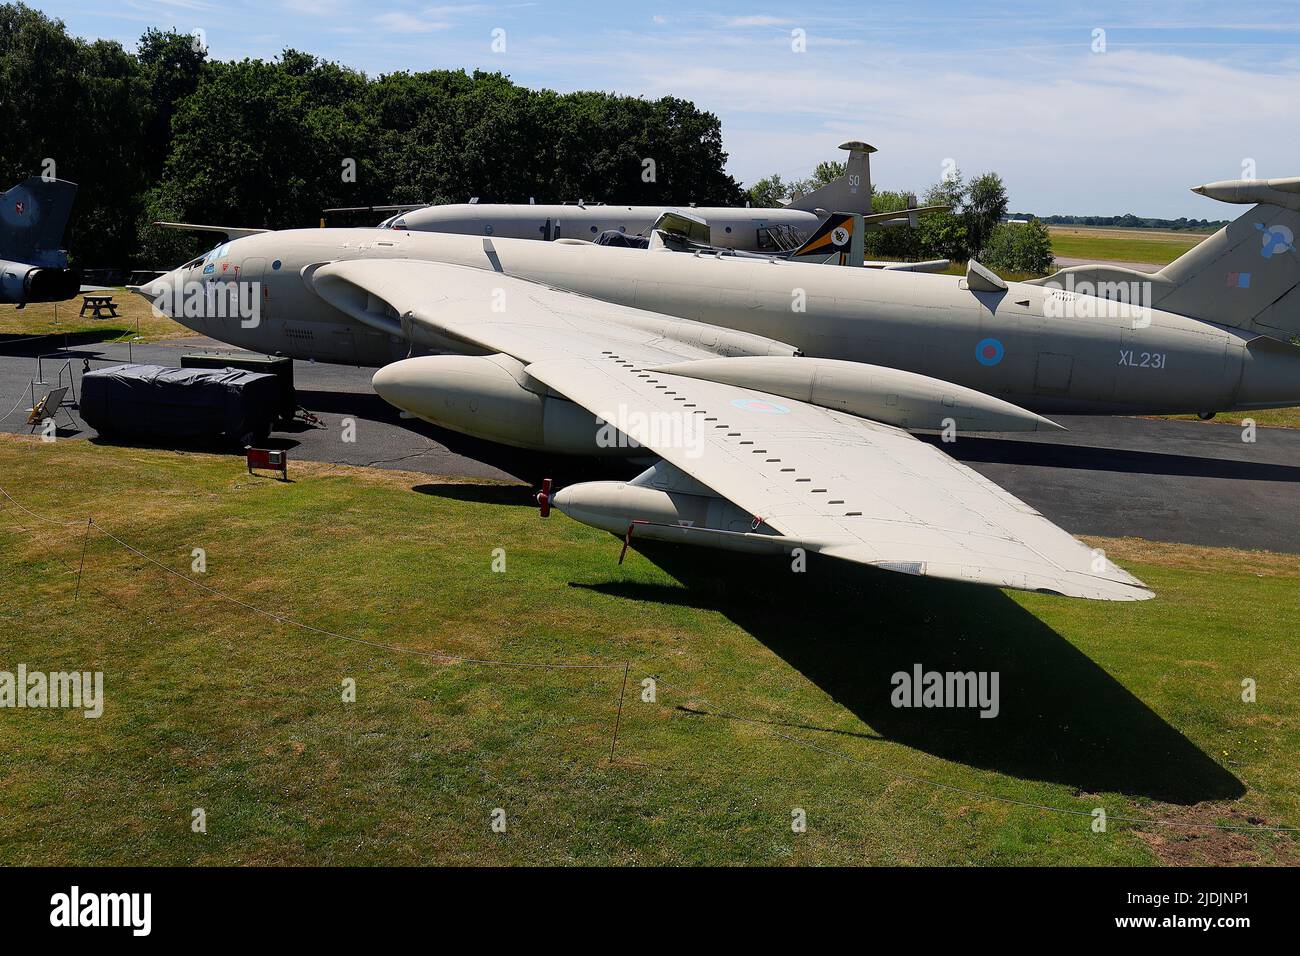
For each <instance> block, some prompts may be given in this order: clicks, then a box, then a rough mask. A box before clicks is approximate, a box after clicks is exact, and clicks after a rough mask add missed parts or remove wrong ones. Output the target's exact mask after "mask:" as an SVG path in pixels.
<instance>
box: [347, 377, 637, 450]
mask: <svg viewBox="0 0 1300 956" xmlns="http://www.w3.org/2000/svg"><path fill="white" fill-rule="evenodd" d="M371 383H372V384H373V385H374V388H375V391H376V392H378V393H379V395H380V397H381V398H383V399H384V400H385V401H387V402H390V403H391V404H393V405H396V406H397V407H398V408H401V409H404V410H405V411H407V412H410V413H411V414H413V415H415V416H417V417H419V418H422V419H424V420H425V421H429V422H432V423H433V424H435V425H441V426H442V427H443V428H450V429H451V430H452V431H457V432H461V433H462V434H465V435H472V436H474V437H475V438H483V439H486V440H488V441H494V442H500V443H501V444H503V445H513V446H515V447H516V448H530V449H533V450H536V451H550V452H557V453H560V454H570V455H603V454H614V455H626V454H628V453H629V452H630V451H632V449H631V448H629V447H628V444H627V443H626V442H621V443H620V442H617V441H602V440H601V436H602V435H607V434H608V433H609V432H610V429H609V427H608V426H602V425H601V424H600V423H599V422H598V421H597V419H596V416H595V415H593V414H591V412H589V411H587V410H586V409H585V408H583V407H582V406H581V405H575V404H574V403H573V402H571V401H569V400H568V399H566V398H563V397H561V396H559V395H556V394H555V393H554V392H552V391H550V389H548V388H547V387H546V386H545V385H543V384H542V383H541V382H538V381H536V380H535V379H533V378H532V377H531V376H529V375H528V373H527V372H525V371H524V367H523V365H522V363H520V362H519V361H517V360H516V359H513V358H511V357H510V356H508V355H486V356H483V355H426V356H422V357H419V358H409V359H403V360H402V361H400V362H394V363H393V364H392V365H386V366H384V367H383V368H381V369H380V370H379V371H378V372H376V373H375V376H374V378H373V379H372V380H371ZM602 429H603V430H602Z"/></svg>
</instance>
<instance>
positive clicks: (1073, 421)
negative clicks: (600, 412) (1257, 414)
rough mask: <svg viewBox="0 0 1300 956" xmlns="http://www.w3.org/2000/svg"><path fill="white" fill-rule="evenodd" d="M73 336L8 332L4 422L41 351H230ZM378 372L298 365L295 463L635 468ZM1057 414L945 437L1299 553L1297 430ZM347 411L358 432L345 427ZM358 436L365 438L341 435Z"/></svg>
mask: <svg viewBox="0 0 1300 956" xmlns="http://www.w3.org/2000/svg"><path fill="white" fill-rule="evenodd" d="M62 344H63V343H62V341H60V340H52V339H48V338H47V339H38V340H31V339H27V340H15V339H14V338H12V337H10V338H8V339H6V338H4V337H0V403H2V404H0V415H5V412H6V411H7V410H8V409H9V408H10V406H11V405H14V410H13V411H12V412H10V413H9V414H7V415H5V417H4V418H3V419H0V430H3V431H9V432H18V433H23V432H27V431H28V430H29V427H28V426H27V425H26V424H25V419H26V413H25V410H26V409H27V408H29V407H30V405H31V402H30V400H29V394H30V391H31V388H30V383H31V381H32V379H33V378H34V377H36V375H37V361H38V360H37V356H44V357H43V358H41V359H40V369H41V372H42V373H43V374H42V378H43V379H44V380H45V381H46V382H49V383H54V384H57V380H58V375H59V369H60V368H61V367H63V363H64V362H65V361H69V362H70V363H71V365H70V366H68V367H67V370H66V371H65V372H64V378H65V380H66V378H67V372H68V371H71V372H72V373H73V375H74V380H75V383H76V386H77V389H78V394H79V393H80V382H81V374H82V369H83V367H84V363H85V362H86V361H87V360H88V361H89V362H90V367H91V368H103V367H105V366H107V365H110V364H118V363H121V362H126V361H128V360H132V361H135V362H147V363H153V364H159V365H179V364H180V356H181V355H182V354H183V353H185V352H192V351H201V350H204V349H211V350H216V351H221V350H226V347H225V346H222V345H221V344H220V343H217V342H215V341H213V340H211V339H203V338H198V337H190V338H181V339H174V340H167V341H163V342H159V343H155V344H144V345H134V346H130V347H129V346H128V345H126V344H113V345H109V344H105V343H99V342H81V343H78V342H76V341H71V342H69V343H68V344H67V347H66V348H60V346H61V345H62ZM50 353H54V354H50ZM372 374H373V369H365V368H354V367H351V366H340V365H325V364H319V363H311V362H301V361H300V362H296V363H295V369H294V377H295V383H296V385H297V389H298V401H299V404H300V405H302V406H303V407H304V408H305V409H307V410H308V411H310V412H311V413H312V414H313V415H314V416H316V417H317V418H318V419H319V420H320V424H319V425H308V424H305V423H298V424H295V426H294V427H293V428H292V429H291V430H286V431H278V432H276V433H275V435H274V436H273V437H272V440H271V442H270V443H269V444H270V445H271V446H272V447H280V448H285V449H288V451H289V456H290V460H291V461H292V460H293V459H294V458H299V459H307V460H315V461H328V462H336V463H341V464H350V465H363V466H373V467H380V468H398V469H403V470H407V471H416V472H422V473H426V474H431V475H440V476H448V477H472V478H495V479H502V480H510V479H515V480H519V481H521V482H524V483H526V484H528V485H530V486H535V484H536V483H537V482H538V481H539V480H540V478H541V477H543V476H544V475H551V476H552V477H555V478H556V480H557V481H558V482H560V483H564V482H565V481H566V480H576V479H579V478H583V477H607V476H609V475H610V473H611V472H615V473H617V472H619V471H620V470H621V471H622V473H625V474H632V473H635V471H636V470H638V469H637V468H636V467H635V466H629V465H628V464H627V463H621V462H617V463H616V462H599V461H593V460H585V459H561V458H553V457H546V456H538V455H534V454H529V453H524V452H517V451H515V450H512V449H506V448H503V447H501V446H499V445H492V444H489V443H486V442H479V441H476V440H474V439H468V438H465V437H463V436H459V435H456V434H454V433H452V432H448V431H446V430H443V429H440V428H436V427H434V426H431V425H428V424H426V423H423V422H418V421H410V420H403V419H402V418H401V417H400V416H399V413H398V412H397V410H396V409H395V408H393V407H392V406H390V405H388V404H387V403H386V402H384V401H383V400H382V399H380V398H379V397H378V396H376V395H375V394H374V392H373V391H372V390H371V388H370V377H371V375H372ZM39 391H41V390H40V389H38V392H39ZM38 397H39V396H38ZM15 403H16V404H15ZM70 412H71V415H72V419H71V420H69V418H68V416H67V415H66V414H63V413H61V414H60V415H59V423H60V431H59V437H60V439H73V440H78V439H93V438H95V433H94V431H93V430H91V429H89V428H88V427H87V426H86V425H85V424H84V423H83V422H81V420H80V419H79V418H77V417H76V410H75V409H72V410H70ZM1053 418H1054V420H1056V421H1059V422H1060V423H1061V424H1062V425H1065V426H1066V427H1067V428H1068V429H1069V431H1067V432H1054V433H1048V434H1041V435H1040V434H1008V435H996V436H979V437H977V436H964V437H961V438H959V439H958V441H956V442H955V443H952V444H948V445H944V446H943V447H944V450H945V451H947V452H948V453H950V454H952V455H953V456H954V457H956V458H958V459H959V460H961V461H963V462H965V463H966V464H968V465H970V466H971V467H972V468H974V469H975V470H976V471H978V472H980V473H981V474H983V475H985V476H986V477H988V478H989V479H991V480H993V481H995V482H997V483H998V484H999V485H1001V486H1002V487H1004V488H1006V489H1007V490H1008V491H1010V492H1011V493H1012V494H1014V495H1016V496H1017V497H1019V498H1021V499H1023V500H1024V501H1027V502H1028V503H1029V504H1031V505H1033V506H1034V507H1035V508H1037V509H1039V510H1040V511H1041V512H1042V513H1043V514H1045V515H1046V516H1047V517H1048V518H1050V519H1051V520H1052V521H1055V522H1056V523H1057V524H1059V525H1061V527H1063V528H1065V529H1067V530H1068V531H1070V532H1071V533H1073V534H1078V535H1103V536H1133V537H1139V538H1147V539H1151V540H1155V541H1172V542H1179V543H1184V544H1196V545H1208V546H1222V547H1234V548H1257V549H1264V550H1269V551H1280V552H1285V553H1293V554H1300V507H1297V505H1300V429H1286V428H1260V429H1258V430H1257V433H1256V440H1255V441H1254V442H1253V443H1247V442H1244V441H1242V429H1240V428H1238V427H1236V426H1233V425H1228V424H1218V423H1213V422H1210V423H1205V422H1196V421H1167V420H1151V419H1141V418H1109V417H1101V416H1053ZM346 419H351V420H352V421H353V423H354V424H355V428H354V429H345V420H346ZM73 423H75V427H74V424H73ZM349 432H354V433H355V441H345V440H344V438H345V435H347V434H348V433H349ZM927 440H931V441H937V438H928V439H927ZM232 454H233V453H232ZM240 467H242V465H241V466H240ZM602 473H603V474H602ZM528 495H529V491H528V489H526V488H521V489H520V498H521V500H527V499H528Z"/></svg>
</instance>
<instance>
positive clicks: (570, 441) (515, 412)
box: [139, 178, 1300, 600]
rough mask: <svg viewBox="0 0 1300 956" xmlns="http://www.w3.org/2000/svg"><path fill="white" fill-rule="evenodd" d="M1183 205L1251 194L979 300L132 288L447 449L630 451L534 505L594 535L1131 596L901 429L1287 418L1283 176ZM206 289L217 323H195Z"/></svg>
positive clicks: (373, 237) (287, 257) (427, 271)
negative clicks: (402, 418)
mask: <svg viewBox="0 0 1300 956" xmlns="http://www.w3.org/2000/svg"><path fill="white" fill-rule="evenodd" d="M1197 191H1198V192H1200V193H1202V194H1204V195H1206V196H1210V197H1212V198H1216V199H1221V200H1224V201H1227V202H1236V203H1252V204H1254V205H1253V206H1252V208H1250V209H1249V210H1247V212H1246V213H1245V214H1244V215H1243V216H1241V217H1240V218H1239V219H1237V220H1236V221H1234V222H1232V223H1230V224H1229V225H1228V226H1226V227H1225V228H1224V229H1222V230H1220V231H1219V232H1218V233H1217V234H1215V235H1214V236H1212V237H1211V238H1209V239H1207V240H1205V241H1204V242H1202V243H1201V244H1200V245H1199V246H1197V247H1196V248H1194V249H1192V250H1191V251H1189V252H1188V253H1186V254H1184V255H1183V256H1182V257H1180V258H1179V259H1177V260H1176V261H1174V262H1173V263H1171V264H1170V265H1168V266H1167V267H1165V268H1164V269H1163V270H1161V271H1160V272H1158V273H1155V274H1154V275H1150V276H1148V275H1145V274H1142V273H1134V272H1130V271H1129V270H1125V269H1119V268H1116V267H1110V266H1083V267H1076V268H1073V269H1067V270H1065V271H1063V272H1061V273H1058V274H1057V275H1055V276H1052V277H1050V278H1049V279H1045V280H1037V281H1034V282H1027V283H1026V282H1005V281H1003V280H1002V279H1000V278H998V277H997V276H995V275H993V274H992V273H990V272H989V271H988V270H986V269H984V268H983V267H981V266H980V265H979V264H978V263H974V262H972V263H971V264H970V267H969V270H968V271H967V273H966V275H965V276H964V277H963V276H947V275H930V274H926V273H919V272H900V271H886V270H870V269H853V268H825V267H824V266H820V265H810V264H806V263H800V262H795V261H781V260H767V259H749V258H743V257H726V256H721V257H715V256H692V255H682V254H678V253H667V252H654V251H651V250H641V249H618V248H599V247H596V246H593V245H591V244H589V243H577V244H569V243H554V242H552V243H539V242H533V241H529V240H511V239H485V238H483V237H477V236H458V235H443V234H437V233H419V232H411V231H398V230H375V229H306V230H291V231H285V232H268V233H261V234H256V235H246V236H244V237H242V238H238V239H234V240H233V241H230V242H228V243H225V244H223V245H222V246H219V247H218V248H217V249H214V250H213V251H212V252H210V253H208V254H207V255H206V256H204V257H201V258H199V259H196V260H194V261H193V262H189V263H186V264H185V265H184V266H182V267H180V268H179V269H177V270H175V271H173V272H171V273H169V274H168V275H166V276H164V277H162V278H161V279H159V280H157V281H155V282H153V283H151V284H149V285H148V286H145V287H143V288H141V289H140V290H139V291H140V292H141V293H142V294H144V295H147V296H148V297H150V298H151V299H152V300H153V301H154V302H155V304H156V305H158V306H159V307H160V308H162V309H163V311H166V312H169V313H170V314H172V315H173V316H175V317H176V318H177V319H178V320H179V321H181V322H183V323H184V324H186V325H188V326H190V327H191V328H193V329H195V330H196V331H199V332H203V333H205V334H208V335H211V336H213V337H215V338H218V339H221V340H222V341H225V342H229V343H230V344H233V345H238V346H242V347H245V348H250V349H256V350H258V351H264V352H280V353H282V354H286V355H291V356H296V357H302V358H314V359H317V360H324V361H334V362H347V363H356V364H369V365H381V366H383V367H382V368H381V369H380V370H379V371H378V372H377V373H376V374H375V376H374V387H375V390H376V391H377V392H378V393H379V394H380V395H381V396H383V397H384V398H385V399H387V400H388V401H389V402H391V403H392V404H394V405H396V406H397V407H399V408H401V409H403V410H405V411H407V412H410V413H411V414H413V415H416V416H419V417H420V418H423V419H426V420H428V421H431V422H434V423H436V424H439V425H442V426H445V427H447V428H451V429H454V430H456V431H460V432H464V433H467V434H471V435H476V436H479V437H483V438H487V439H491V440H494V441H499V442H504V443H506V444H511V445H516V446H520V447H526V448H539V449H548V450H552V451H560V452H572V453H595V454H624V455H638V456H645V455H646V454H647V453H649V452H652V453H654V454H655V455H658V456H659V457H660V459H661V461H659V463H658V464H656V465H654V466H653V467H652V468H650V469H648V470H647V471H646V472H645V473H644V474H642V475H641V476H640V477H638V478H637V479H635V480H634V481H632V482H628V483H623V482H589V483H584V484H578V485H573V486H570V487H567V488H564V489H561V490H560V491H558V492H557V493H555V494H553V495H552V494H550V492H549V489H548V490H547V493H546V494H545V495H544V497H543V498H542V503H543V506H544V508H545V507H549V506H550V505H551V504H553V505H554V506H555V507H557V508H559V509H560V510H561V511H563V512H565V513H566V514H568V515H570V516H571V517H573V518H575V519H577V520H579V521H583V522H586V523H588V524H592V525H594V526H596V527H600V528H604V529H606V530H609V531H611V532H613V533H615V534H619V535H621V536H628V535H631V534H633V533H635V536H636V538H637V539H638V540H643V539H650V540H666V541H677V542H682V543H688V544H699V545H703V546H707V547H715V548H722V549H730V550H743V551H759V552H776V553H782V552H784V553H789V552H790V551H792V550H793V549H794V548H802V549H804V550H805V551H814V552H818V553H821V554H824V555H827V556H831V557H835V558H840V559H843V560H848V561H854V562H859V563H863V564H868V565H872V566H875V567H879V568H884V569H888V570H891V571H895V572H900V573H906V574H913V575H926V576H931V577H938V578H946V579H953V580H959V581H969V582H975V583H980V584H986V585H993V586H998V587H1010V588H1021V589H1027V590H1033V591H1042V592H1048V593H1053V594H1060V595H1069V596H1075V597H1084V598H1094V599H1101V600H1142V599H1144V598H1148V597H1151V596H1152V595H1151V592H1150V591H1148V590H1147V589H1146V588H1145V587H1144V586H1143V585H1142V584H1141V582H1140V581H1138V580H1137V579H1136V578H1134V577H1132V576H1131V575H1129V574H1127V573H1126V572H1124V571H1123V570H1121V569H1120V568H1118V567H1116V566H1115V565H1113V564H1111V563H1110V562H1109V561H1107V560H1106V559H1105V558H1104V556H1102V555H1100V554H1098V553H1094V552H1093V551H1092V550H1090V549H1089V548H1087V547H1086V546H1085V545H1083V544H1082V543H1081V542H1079V541H1077V540H1076V539H1074V538H1073V537H1071V536H1070V535H1069V534H1067V533H1066V532H1065V531H1063V530H1062V529H1060V528H1059V527H1057V526H1056V525H1054V524H1052V523H1051V522H1049V521H1048V520H1047V519H1046V518H1044V517H1043V516H1042V515H1041V514H1039V513H1038V512H1037V511H1035V510H1034V509H1033V508H1031V507H1030V506H1029V505H1027V504H1025V503H1024V502H1022V501H1020V500H1018V499H1016V498H1014V497H1013V496H1011V495H1010V494H1008V493H1007V492H1006V491H1004V490H1003V489H1001V488H999V487H998V486H996V485H995V484H993V483H992V482H990V481H988V480H987V479H985V478H983V477H982V476H980V475H979V474H977V473H976V472H974V471H972V470H971V469H969V468H967V467H965V466H964V465H962V464H960V463H959V462H957V461H954V460H953V459H952V458H951V457H949V456H948V455H946V454H944V453H943V452H942V451H940V450H939V449H938V448H937V447H935V446H933V445H930V444H927V443H923V442H920V441H918V440H916V439H915V438H914V437H913V436H912V435H911V434H909V430H910V429H957V430H963V431H997V430H1036V429H1048V428H1057V427H1059V426H1057V425H1055V424H1054V423H1053V422H1051V421H1050V420H1049V419H1046V418H1044V417H1043V416H1044V415H1046V414H1050V413H1054V412H1082V413H1093V414H1097V413H1114V414H1141V413H1171V412H1205V411H1214V410H1227V409H1257V408H1268V407H1275V406H1287V405H1295V404H1300V348H1297V347H1295V346H1294V345H1291V344H1290V343H1289V339H1290V337H1291V336H1293V335H1295V334H1297V333H1300V291H1298V290H1300V261H1298V260H1297V253H1296V248H1295V232H1296V229H1297V228H1298V227H1300V178H1297V179H1282V180H1269V181H1265V182H1247V181H1240V182H1227V183H1215V184H1211V185H1208V186H1204V187H1200V188H1199V189H1198V190H1197ZM1143 283H1145V284H1143ZM232 289H233V290H234V292H235V293H238V296H237V297H238V303H237V304H238V305H239V306H240V308H238V309H234V310H231V309H228V308H224V307H220V304H221V302H222V301H226V300H223V299H222V298H221V292H222V290H226V291H229V290H232ZM245 289H251V294H248V293H247V292H245V291H244V290H245ZM214 291H215V293H216V294H215V295H214ZM232 294H233V293H232ZM214 302H215V303H216V304H217V306H218V307H215V308H214ZM416 350H421V351H427V352H433V353H438V354H427V355H415V354H414V353H415V351H416ZM404 356H411V357H404ZM394 359H400V360H399V361H393V360H394ZM389 363H391V364H389Z"/></svg>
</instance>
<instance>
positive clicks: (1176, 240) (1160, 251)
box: [1048, 226, 1206, 265]
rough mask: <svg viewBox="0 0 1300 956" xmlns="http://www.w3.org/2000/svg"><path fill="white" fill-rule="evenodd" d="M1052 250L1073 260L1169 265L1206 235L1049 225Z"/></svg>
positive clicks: (1055, 253)
mask: <svg viewBox="0 0 1300 956" xmlns="http://www.w3.org/2000/svg"><path fill="white" fill-rule="evenodd" d="M1048 229H1049V231H1050V232H1051V234H1052V253H1053V254H1054V255H1057V256H1066V257H1067V258H1072V259H1089V260H1096V261H1116V262H1154V263H1156V264H1157V265H1168V264H1169V263H1170V262H1173V261H1174V260H1175V259H1177V258H1178V257H1179V256H1181V255H1182V254H1183V253H1184V252H1186V251H1187V250H1188V249H1191V248H1192V247H1193V246H1195V245H1196V244H1197V243H1199V242H1200V241H1201V240H1202V239H1204V238H1206V234H1201V233H1176V232H1159V231H1149V230H1144V229H1099V228H1093V227H1088V226H1049V227H1048Z"/></svg>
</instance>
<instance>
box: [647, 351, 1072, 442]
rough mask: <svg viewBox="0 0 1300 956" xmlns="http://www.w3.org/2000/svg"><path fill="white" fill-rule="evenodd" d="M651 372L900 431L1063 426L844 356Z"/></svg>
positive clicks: (699, 364) (958, 388) (703, 362)
mask: <svg viewBox="0 0 1300 956" xmlns="http://www.w3.org/2000/svg"><path fill="white" fill-rule="evenodd" d="M650 371H652V372H654V373H655V374H664V375H681V376H685V377H686V378H697V379H703V380H704V381H708V382H719V383H721V384H725V385H735V386H738V387H740V388H752V389H754V390H756V391H760V392H767V393H769V394H771V395H780V396H781V397H783V398H789V399H794V400H795V401H799V402H807V403H808V404H810V405H820V406H821V407H823V408H830V409H834V410H836V411H841V412H847V413H849V414H850V415H857V416H859V417H861V418H869V419H871V420H872V421H876V422H882V423H884V424H886V425H895V426H897V427H899V428H932V429H942V428H944V427H946V424H947V423H946V420H947V419H951V420H952V421H953V423H954V424H955V426H956V427H957V428H959V429H961V430H963V431H988V432H1000V431H1006V432H1010V431H1031V432H1032V431H1049V430H1064V429H1063V427H1062V426H1061V425H1058V424H1056V422H1053V421H1051V420H1050V419H1046V418H1043V417H1042V416H1041V415H1036V414H1034V413H1033V412H1031V411H1029V410H1028V409H1024V408H1021V407H1020V406H1019V405H1013V404H1011V403H1010V402H1004V401H1003V400H1002V399H1000V398H994V397H993V396H992V395H987V394H985V393H984V392H979V391H976V390H975V389H973V388H967V387H965V386H964V385H957V384H954V383H953V382H945V381H943V380H942V379H938V378H931V377H930V376H928V375H918V374H917V373H916V372H905V371H903V370H902V369H896V368H885V367H884V366H881V365H865V364H862V363H860V362H845V361H842V360H839V359H812V358H789V357H784V356H754V357H747V358H728V359H700V360H698V361H691V362H675V363H673V364H671V365H661V366H659V367H658V368H654V369H650Z"/></svg>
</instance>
